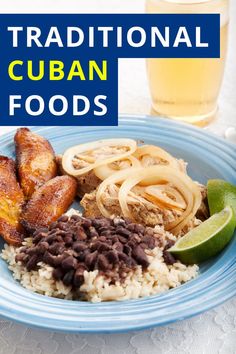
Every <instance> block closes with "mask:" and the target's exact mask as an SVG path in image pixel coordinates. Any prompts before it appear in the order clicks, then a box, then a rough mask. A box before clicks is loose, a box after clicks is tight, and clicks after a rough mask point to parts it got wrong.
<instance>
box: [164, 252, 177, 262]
mask: <svg viewBox="0 0 236 354" xmlns="http://www.w3.org/2000/svg"><path fill="white" fill-rule="evenodd" d="M163 258H164V261H165V263H166V264H169V265H172V264H174V263H176V259H175V257H174V256H173V255H172V254H171V253H170V252H167V251H164V252H163Z"/></svg>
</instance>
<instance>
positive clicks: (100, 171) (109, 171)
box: [94, 156, 141, 181]
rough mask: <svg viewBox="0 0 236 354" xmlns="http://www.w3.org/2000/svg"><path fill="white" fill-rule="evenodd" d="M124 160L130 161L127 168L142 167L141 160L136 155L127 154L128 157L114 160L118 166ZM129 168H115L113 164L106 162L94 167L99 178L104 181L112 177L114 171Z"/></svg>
mask: <svg viewBox="0 0 236 354" xmlns="http://www.w3.org/2000/svg"><path fill="white" fill-rule="evenodd" d="M124 161H128V162H129V166H128V167H127V168H131V167H141V164H140V162H139V160H138V159H136V158H135V157H134V156H127V157H125V158H123V159H122V160H121V159H119V160H118V161H114V162H115V163H117V164H118V166H117V167H119V162H120V163H122V162H124ZM114 162H113V163H114ZM127 168H124V169H122V168H121V169H119V168H118V169H115V168H113V166H112V164H105V165H101V166H98V167H96V168H95V169H94V173H95V175H96V176H97V177H98V178H100V179H101V180H102V181H104V179H106V178H108V177H110V176H111V175H113V174H114V173H116V172H118V171H123V170H126V169H127Z"/></svg>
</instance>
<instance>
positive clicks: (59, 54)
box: [0, 14, 220, 126]
mask: <svg viewBox="0 0 236 354" xmlns="http://www.w3.org/2000/svg"><path fill="white" fill-rule="evenodd" d="M16 26H19V27H23V29H22V30H20V31H19V33H18V35H19V37H18V46H17V47H13V45H12V31H8V30H7V28H8V27H16ZM52 26H54V27H56V28H57V29H58V33H59V35H60V38H61V41H62V44H63V47H59V46H58V45H57V44H56V43H52V44H51V46H49V47H45V43H46V40H47V36H48V33H49V31H50V28H51V27H52ZM27 27H37V28H39V29H40V31H41V35H40V37H39V38H38V41H39V43H40V44H41V45H42V46H40V47H38V46H37V45H36V44H35V43H34V42H32V47H29V46H27V36H26V28H27ZM67 27H79V28H80V29H81V31H82V32H83V33H84V41H83V43H82V44H81V45H80V46H78V47H69V48H68V47H67V46H66V44H67V43H66V34H67ZM89 27H94V29H95V32H94V45H93V46H91V43H90V46H89V35H88V33H89ZM98 27H112V28H113V30H109V36H108V47H104V46H103V44H104V43H103V39H104V38H103V33H102V31H101V30H100V31H98V30H97V28H98ZM133 27H135V28H136V29H134V30H132V31H131V29H132V28H133ZM152 27H157V28H158V30H159V31H160V36H162V37H164V34H165V31H166V28H167V27H168V28H169V46H168V47H167V46H163V43H162V42H161V41H160V40H159V37H158V36H154V37H155V46H154V47H152V45H151V44H152V43H151V39H152V38H153V37H152V35H151V31H152ZM182 27H184V28H185V34H186V33H187V35H188V38H187V37H185V39H186V38H187V39H188V41H187V42H186V41H185V42H181V41H180V43H179V44H178V41H177V40H176V36H177V34H178V32H179V31H180V29H181V28H182ZM198 27H199V28H200V39H201V43H207V44H208V46H201V47H199V46H198V47H197V46H196V28H198ZM117 28H121V30H117ZM117 31H121V32H122V40H123V41H122V47H119V45H118V43H117ZM144 32H145V35H144ZM127 34H128V36H129V39H130V41H131V42H129V41H128V39H127ZM198 34H199V32H198ZM182 35H183V33H182ZM73 38H74V40H76V38H77V37H76V32H75V33H74V37H73ZM120 38H121V37H120ZM181 38H182V37H181ZM142 39H145V42H143V45H142V46H139V44H140V43H141V42H140V41H141V40H142ZM167 39H168V38H165V43H167V42H168V41H167ZM174 43H177V44H178V46H175V47H174V46H173V44H174ZM131 44H134V45H137V47H134V46H133V45H131ZM189 44H191V46H189ZM0 53H1V64H0V81H1V87H2V90H1V94H0V125H2V126H3V125H8V126H10V125H76V126H77V125H86V126H90V125H98V126H99V125H100V126H101V125H103V126H107V125H117V124H118V59H119V58H219V57H220V16H219V15H217V14H158V15H156V14H139V15H130V14H129V15H128V14H126V15H124V14H116V15H115V14H106V15H101V14H98V15H94V14H86V15H82V14H73V15H72V14H57V15H56V14H27V15H25V14H24V15H23V14H19V15H16V14H9V15H0ZM15 60H20V61H23V65H21V64H17V65H15V66H14V73H15V75H16V76H23V80H19V81H18V80H17V81H16V80H13V79H11V78H10V77H9V73H8V66H9V64H10V63H11V62H12V61H15ZM29 60H32V61H33V70H34V72H36V73H37V70H38V69H37V68H38V61H39V60H44V62H45V76H44V77H43V78H42V79H41V80H39V81H32V80H30V79H29V78H28V77H27V61H29ZM50 60H58V61H62V62H63V63H64V67H65V78H64V79H63V80H60V81H50V80H49V68H48V66H49V62H50ZM74 60H79V61H80V63H81V66H82V68H83V69H84V73H85V76H86V80H80V79H79V78H78V77H75V78H74V79H73V80H71V81H69V80H67V78H66V77H67V75H68V72H69V70H70V67H71V64H72V62H73V61H74ZM89 60H95V61H96V62H97V63H98V65H99V66H101V63H102V61H103V60H106V61H107V80H106V81H105V80H100V79H99V78H98V76H96V75H95V80H89V79H88V76H89V75H88V74H89V73H88V61H89ZM15 95H17V96H21V99H20V100H18V99H16V98H15V101H14V102H16V103H20V104H21V107H15V108H14V111H13V112H14V115H10V114H9V100H10V97H11V96H15ZM32 95H36V96H40V97H42V99H43V101H44V104H45V108H44V111H43V112H42V114H40V115H38V116H33V115H31V114H29V112H28V111H27V110H26V107H25V101H27V99H28V98H29V97H30V96H32ZM55 95H56V96H57V95H59V96H63V97H65V99H66V101H67V102H68V109H67V111H66V112H65V114H63V115H60V116H55V115H54V114H52V112H51V111H50V110H49V107H48V103H49V102H50V100H51V98H52V97H53V96H55ZM75 95H82V96H85V97H86V98H87V99H88V100H89V102H90V109H89V111H88V112H87V113H86V114H85V115H83V116H76V115H75V114H74V112H73V105H72V100H73V96H75ZM98 95H102V96H105V97H106V101H104V102H105V104H106V109H107V112H106V113H105V114H104V115H103V116H99V115H96V114H95V113H94V111H95V112H96V111H97V110H98V111H99V108H98V107H97V106H96V105H95V104H94V99H95V97H96V96H98ZM59 101H60V100H58V101H57V103H59ZM31 105H32V107H31V108H32V110H33V109H34V110H35V111H37V108H38V106H37V100H32V101H31ZM82 106H83V104H82V102H81V104H80V108H81V107H82ZM55 107H56V109H58V110H60V107H61V106H60V104H57V105H56V106H55Z"/></svg>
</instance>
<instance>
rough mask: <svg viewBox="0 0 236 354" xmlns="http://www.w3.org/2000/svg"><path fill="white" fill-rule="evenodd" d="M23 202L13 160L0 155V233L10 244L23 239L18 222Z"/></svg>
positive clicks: (18, 242) (17, 243) (19, 242)
mask: <svg viewBox="0 0 236 354" xmlns="http://www.w3.org/2000/svg"><path fill="white" fill-rule="evenodd" d="M23 203H24V195H23V192H22V190H21V188H20V185H19V183H18V182H17V179H16V171H15V162H14V161H13V160H12V159H10V158H8V157H5V156H0V235H1V236H2V237H3V238H4V240H5V241H6V242H8V243H9V244H12V245H20V244H21V242H22V240H23V228H22V226H21V224H20V222H19V218H20V213H21V210H22V205H23Z"/></svg>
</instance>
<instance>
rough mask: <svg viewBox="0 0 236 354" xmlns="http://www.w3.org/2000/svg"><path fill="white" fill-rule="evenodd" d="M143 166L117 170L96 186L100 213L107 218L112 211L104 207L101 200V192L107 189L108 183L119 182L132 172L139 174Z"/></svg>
mask: <svg viewBox="0 0 236 354" xmlns="http://www.w3.org/2000/svg"><path fill="white" fill-rule="evenodd" d="M142 170H143V168H129V169H126V170H122V171H119V172H116V173H114V174H113V175H111V176H110V177H108V178H106V179H105V180H104V181H103V182H102V183H101V184H100V185H99V187H98V190H97V193H96V202H97V206H98V209H99V210H100V212H101V214H102V215H103V216H105V217H107V218H110V217H111V216H112V213H111V212H110V211H109V210H108V209H106V208H105V206H104V204H103V201H102V196H103V193H105V191H106V190H107V188H108V187H109V185H111V184H121V183H122V182H123V181H124V180H125V179H127V178H128V177H129V176H132V175H133V174H139V172H141V171H142Z"/></svg>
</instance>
